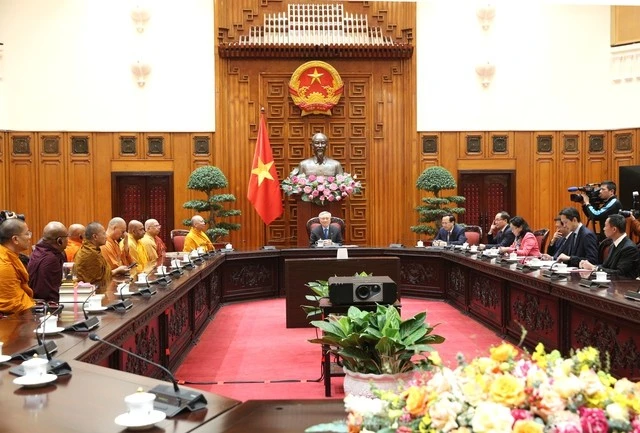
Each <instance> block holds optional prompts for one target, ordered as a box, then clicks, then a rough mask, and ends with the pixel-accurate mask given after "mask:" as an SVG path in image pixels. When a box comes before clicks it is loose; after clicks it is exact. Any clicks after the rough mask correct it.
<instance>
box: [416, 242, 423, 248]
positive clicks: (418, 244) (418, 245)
mask: <svg viewBox="0 0 640 433" xmlns="http://www.w3.org/2000/svg"><path fill="white" fill-rule="evenodd" d="M416 246H417V247H418V248H422V247H424V242H422V241H418V243H417V244H416Z"/></svg>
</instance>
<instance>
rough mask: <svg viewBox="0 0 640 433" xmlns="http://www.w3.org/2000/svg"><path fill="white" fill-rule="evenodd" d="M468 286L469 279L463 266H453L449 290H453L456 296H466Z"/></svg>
mask: <svg viewBox="0 0 640 433" xmlns="http://www.w3.org/2000/svg"><path fill="white" fill-rule="evenodd" d="M466 287H467V280H466V278H465V274H464V272H463V271H462V268H460V267H459V266H452V267H451V274H450V275H449V291H450V292H453V295H454V297H456V298H460V297H464V293H465V288H466Z"/></svg>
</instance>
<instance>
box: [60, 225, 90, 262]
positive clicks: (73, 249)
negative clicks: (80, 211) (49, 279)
mask: <svg viewBox="0 0 640 433" xmlns="http://www.w3.org/2000/svg"><path fill="white" fill-rule="evenodd" d="M84 231H85V227H84V226H83V225H82V224H71V225H70V226H69V241H68V242H67V247H66V248H65V249H64V253H65V255H66V256H67V261H68V262H73V258H74V257H75V255H76V253H77V252H78V250H79V249H80V247H81V246H82V238H83V237H84Z"/></svg>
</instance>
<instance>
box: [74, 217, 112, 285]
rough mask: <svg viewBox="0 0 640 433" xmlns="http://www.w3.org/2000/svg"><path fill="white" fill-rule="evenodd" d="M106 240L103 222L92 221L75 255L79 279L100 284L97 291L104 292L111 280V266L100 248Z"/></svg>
mask: <svg viewBox="0 0 640 433" xmlns="http://www.w3.org/2000/svg"><path fill="white" fill-rule="evenodd" d="M106 242H107V233H106V231H105V229H104V227H103V226H102V224H100V223H96V222H93V223H90V224H89V225H88V226H87V229H86V231H85V236H84V240H83V241H82V246H81V247H80V249H79V250H78V252H77V253H76V256H75V264H76V265H75V266H76V274H77V276H78V281H83V282H85V283H91V284H97V285H99V286H100V287H99V288H98V290H97V291H96V292H97V293H104V292H105V291H106V289H107V285H108V284H109V282H110V281H111V274H112V271H111V267H110V266H109V264H108V263H107V260H106V259H105V258H104V256H103V255H102V252H101V250H100V247H101V246H103V245H104V244H105V243H106Z"/></svg>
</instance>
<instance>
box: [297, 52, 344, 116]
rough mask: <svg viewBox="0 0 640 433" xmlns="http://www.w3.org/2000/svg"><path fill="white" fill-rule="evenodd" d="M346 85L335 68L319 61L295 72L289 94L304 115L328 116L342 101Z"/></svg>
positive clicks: (304, 65)
mask: <svg viewBox="0 0 640 433" xmlns="http://www.w3.org/2000/svg"><path fill="white" fill-rule="evenodd" d="M343 90H344V83H343V82H342V78H340V74H338V71H336V70H335V68H334V67H333V66H331V65H330V64H328V63H325V62H321V61H319V60H313V61H311V62H307V63H305V64H303V65H301V66H300V67H298V69H296V70H295V72H294V73H293V75H292V76H291V80H290V81H289V93H290V94H291V99H293V102H294V104H296V105H297V106H298V107H300V109H301V110H302V115H303V116H306V115H307V114H327V115H331V109H332V108H333V107H334V106H335V105H336V104H337V103H338V101H340V97H341V96H342V92H343Z"/></svg>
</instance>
